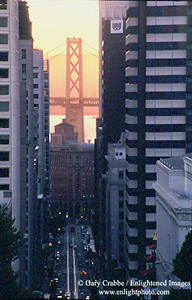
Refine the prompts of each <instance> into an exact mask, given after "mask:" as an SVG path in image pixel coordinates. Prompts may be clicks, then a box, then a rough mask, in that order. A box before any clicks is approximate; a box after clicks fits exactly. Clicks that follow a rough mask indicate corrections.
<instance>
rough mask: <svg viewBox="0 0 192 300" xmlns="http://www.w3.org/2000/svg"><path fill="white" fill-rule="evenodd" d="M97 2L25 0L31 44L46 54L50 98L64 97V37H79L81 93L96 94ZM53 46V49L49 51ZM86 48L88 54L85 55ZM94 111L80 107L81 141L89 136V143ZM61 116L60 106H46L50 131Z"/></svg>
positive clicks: (93, 132)
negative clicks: (82, 130) (81, 60)
mask: <svg viewBox="0 0 192 300" xmlns="http://www.w3.org/2000/svg"><path fill="white" fill-rule="evenodd" d="M98 2H99V1H98V0H28V6H29V14H30V19H31V21H32V31H33V39H34V43H33V46H34V48H38V49H42V50H43V53H44V56H45V58H47V55H46V54H47V53H48V58H49V65H50V96H51V97H54V96H55V97H59V96H61V97H62V96H63V97H65V96H66V93H65V87H66V51H65V52H63V51H64V50H66V39H67V37H70V38H72V37H76V38H82V43H83V96H84V97H98V96H99V58H98V41H99V4H98ZM85 43H86V44H88V45H89V46H91V47H89V46H87V45H86V44H85ZM58 46H60V47H58ZM55 48H57V49H56V50H55V51H52V50H53V49H55ZM84 49H85V50H84ZM87 50H88V51H89V52H91V53H92V54H88V53H87ZM57 54H59V55H57ZM98 112H99V110H98V107H85V108H84V115H85V116H86V117H85V119H84V122H85V141H87V140H88V139H90V140H91V141H92V142H93V139H94V138H95V116H96V115H97V116H98ZM64 115H65V109H64V108H61V107H57V106H51V107H50V131H51V132H53V130H54V126H55V125H56V124H58V123H60V122H61V120H62V118H63V117H65V116H64ZM88 116H89V117H88ZM92 116H94V117H92Z"/></svg>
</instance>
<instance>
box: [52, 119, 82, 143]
mask: <svg viewBox="0 0 192 300" xmlns="http://www.w3.org/2000/svg"><path fill="white" fill-rule="evenodd" d="M67 143H78V133H77V132H74V126H73V125H71V124H69V123H67V122H66V119H63V120H62V123H60V124H57V125H56V126H55V132H54V133H51V145H53V146H64V145H65V144H67Z"/></svg>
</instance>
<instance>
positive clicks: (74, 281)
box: [50, 224, 95, 299]
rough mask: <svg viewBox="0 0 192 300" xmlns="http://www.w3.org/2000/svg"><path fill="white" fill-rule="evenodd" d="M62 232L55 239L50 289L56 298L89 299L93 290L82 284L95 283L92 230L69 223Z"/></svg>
mask: <svg viewBox="0 0 192 300" xmlns="http://www.w3.org/2000/svg"><path fill="white" fill-rule="evenodd" d="M64 231H65V232H64V233H62V234H60V235H58V236H57V238H56V244H55V258H54V260H55V262H54V277H53V279H52V281H51V283H50V286H53V285H54V287H55V291H56V292H55V296H56V298H58V299H59V298H61V299H62V298H63V299H90V296H91V290H90V289H92V290H93V288H92V287H91V286H89V284H85V282H86V281H87V282H89V281H90V282H93V281H94V280H95V278H94V274H95V266H94V264H95V262H94V254H93V252H92V250H93V251H94V246H93V240H92V234H91V228H90V226H88V225H77V224H68V225H67V226H65V228H64ZM91 248H92V250H91Z"/></svg>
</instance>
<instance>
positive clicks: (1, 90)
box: [0, 85, 9, 95]
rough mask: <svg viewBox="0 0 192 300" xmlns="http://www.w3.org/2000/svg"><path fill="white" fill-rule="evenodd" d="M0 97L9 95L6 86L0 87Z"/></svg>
mask: <svg viewBox="0 0 192 300" xmlns="http://www.w3.org/2000/svg"><path fill="white" fill-rule="evenodd" d="M0 95H9V86H8V85H0Z"/></svg>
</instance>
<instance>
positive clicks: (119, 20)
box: [95, 1, 127, 248]
mask: <svg viewBox="0 0 192 300" xmlns="http://www.w3.org/2000/svg"><path fill="white" fill-rule="evenodd" d="M126 7H127V3H126V2H125V1H100V2H99V9H100V28H99V34H100V36H99V47H100V48H99V59H100V74H99V91H100V92H99V101H100V119H99V120H97V124H98V126H97V140H96V147H95V149H96V164H95V174H96V175H95V178H96V191H95V194H96V197H95V212H96V213H95V217H96V219H97V229H96V230H95V231H96V240H97V242H98V243H99V241H100V243H101V244H103V247H104V243H103V241H104V240H105V231H104V230H103V229H104V228H105V219H106V218H105V213H106V205H105V184H104V182H103V180H102V174H104V173H105V172H106V170H107V167H106V161H105V158H104V156H105V155H106V154H107V144H108V143H117V142H118V141H119V139H120V136H121V133H122V132H123V131H124V128H125V121H124V119H125V17H126ZM98 220H99V222H98ZM99 247H100V248H101V245H100V246H99Z"/></svg>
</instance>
